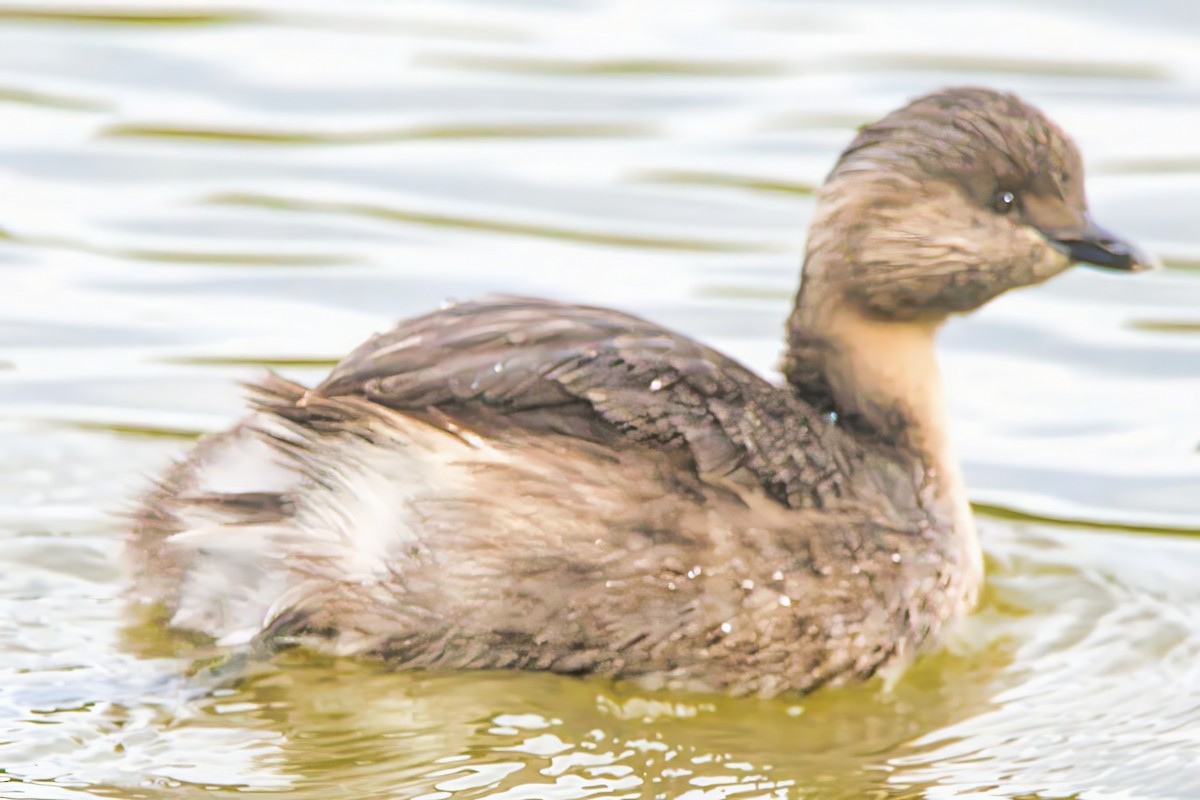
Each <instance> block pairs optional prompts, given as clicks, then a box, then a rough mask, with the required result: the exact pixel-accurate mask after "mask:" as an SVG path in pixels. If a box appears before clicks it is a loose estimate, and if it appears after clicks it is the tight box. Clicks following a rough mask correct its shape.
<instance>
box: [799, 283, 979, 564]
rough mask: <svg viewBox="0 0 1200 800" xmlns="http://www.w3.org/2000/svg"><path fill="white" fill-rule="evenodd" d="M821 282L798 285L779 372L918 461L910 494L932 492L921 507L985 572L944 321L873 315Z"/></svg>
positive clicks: (867, 436)
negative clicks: (949, 378)
mask: <svg viewBox="0 0 1200 800" xmlns="http://www.w3.org/2000/svg"><path fill="white" fill-rule="evenodd" d="M808 274H809V273H808V268H807V267H806V275H808ZM823 274H837V273H836V272H833V273H828V272H827V273H823ZM806 282H807V278H806ZM825 288H826V287H824V286H823V285H822V282H821V281H820V274H818V275H817V280H815V281H813V283H812V284H809V285H808V286H807V288H806V287H805V286H802V287H801V291H800V294H799V296H798V297H797V301H796V308H795V310H794V311H793V312H792V315H791V318H790V319H789V321H788V350H787V354H786V356H785V359H784V364H783V372H784V376H785V377H786V378H787V381H788V383H789V384H791V386H792V387H793V389H794V390H795V391H796V392H797V393H798V394H799V395H800V396H801V397H802V398H803V399H804V400H805V401H806V402H808V403H810V404H812V405H815V406H816V407H817V408H818V409H819V410H821V411H824V412H827V413H833V414H836V415H837V425H838V427H839V428H842V429H843V430H846V431H847V432H848V433H849V434H850V435H852V436H854V437H855V438H856V439H859V440H860V441H862V442H864V443H865V444H870V445H871V446H873V447H875V448H882V449H884V450H885V451H887V452H895V453H897V454H898V455H904V454H908V455H907V456H906V458H911V459H914V460H915V461H916V462H917V464H918V465H919V467H920V469H919V470H918V475H917V476H916V477H915V481H916V483H915V485H914V491H915V493H916V494H917V496H918V497H922V496H926V497H928V496H929V495H928V494H927V493H931V495H932V497H931V499H932V507H928V506H927V507H928V508H929V510H930V511H931V512H933V513H934V515H935V516H936V517H937V518H938V519H939V520H941V521H942V522H943V523H945V524H947V525H948V526H949V527H950V528H951V529H952V530H953V531H954V532H955V533H956V534H957V538H958V541H959V542H960V544H961V545H962V546H963V548H964V549H963V551H962V555H963V556H964V557H965V559H966V560H967V561H968V562H969V563H970V568H971V569H972V571H973V572H972V574H975V572H978V573H979V574H982V555H981V553H980V551H979V545H978V539H977V538H976V534H975V527H974V523H973V521H972V518H971V512H970V506H969V504H968V500H967V493H966V487H965V484H964V482H963V478H962V470H961V468H960V466H959V463H958V459H957V458H956V456H955V454H954V450H953V448H952V446H951V443H950V439H949V436H948V433H947V416H946V408H945V395H944V393H943V391H942V382H941V375H940V372H939V370H938V365H937V357H936V353H935V348H934V340H935V337H936V334H937V330H938V328H939V327H940V325H941V320H904V321H891V320H878V319H872V318H870V317H868V316H867V315H865V314H863V313H862V312H861V311H859V310H857V309H855V308H853V307H852V306H850V305H849V304H848V303H846V302H844V301H842V300H841V298H840V296H838V295H837V294H836V293H834V292H830V291H825V290H824V289H825ZM921 505H923V506H924V505H925V502H923V501H922V502H921Z"/></svg>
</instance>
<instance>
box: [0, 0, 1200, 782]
mask: <svg viewBox="0 0 1200 800" xmlns="http://www.w3.org/2000/svg"><path fill="white" fill-rule="evenodd" d="M1198 34H1200V16H1198V15H1197V12H1196V10H1195V8H1193V7H1191V6H1187V5H1185V4H1181V3H1172V2H1167V0H1162V2H1150V1H1147V2H1140V3H1137V4H1136V5H1135V6H1130V5H1129V4H1126V3H1121V2H1116V1H1115V0H1110V2H1104V3H1094V2H1082V0H1043V2H1037V3H1033V2H1015V3H1010V4H1008V5H1006V6H1005V7H1003V8H1001V7H997V4H993V3H983V2H955V3H945V4H935V5H924V6H919V7H915V6H910V5H909V4H904V7H903V8H902V7H901V6H900V4H890V3H889V4H884V3H879V4H874V3H867V2H842V3H837V4H833V3H829V4H805V3H798V2H782V0H780V1H778V2H771V1H770V0H741V2H734V0H692V2H689V3H687V4H681V3H670V2H651V1H650V0H607V1H604V0H593V1H591V2H585V1H584V0H575V1H574V2H569V3H567V2H561V3H546V2H536V1H535V0H527V1H526V2H507V3H498V2H489V3H482V2H474V3H472V2H463V1H462V0H442V2H438V3H433V2H408V3H403V4H401V3H382V2H369V1H368V0H356V1H351V0H342V2H340V3H338V4H330V3H317V2H301V1H300V0H288V1H287V2H285V1H284V0H276V1H275V2H268V1H267V0H260V1H259V2H244V1H243V2H237V1H236V0H235V2H234V3H226V4H221V5H220V6H208V5H204V4H201V3H193V2H179V3H176V4H174V5H170V6H167V5H151V4H147V3H142V2H139V1H138V0H130V2H126V3H121V4H112V3H103V2H86V0H85V2H75V3H70V4H62V5H59V4H55V3H47V2H25V3H20V4H16V3H13V4H8V5H4V6H0V187H2V191H0V230H2V232H3V238H2V240H0V271H2V275H3V279H4V280H3V290H2V291H0V453H3V455H2V456H0V473H2V476H0V537H2V542H3V544H2V547H0V567H2V568H0V619H2V620H4V622H3V623H0V767H2V770H0V781H3V782H0V796H4V797H13V798H47V799H49V800H57V799H58V798H63V799H64V800H74V799H75V798H88V797H122V798H126V797H145V798H159V797H162V798H177V797H199V796H202V795H208V794H220V793H229V794H232V793H236V794H238V795H239V796H258V795H267V794H285V795H290V796H295V797H300V798H304V797H312V798H328V797H373V798H374V797H380V798H383V797H395V798H413V797H422V798H425V800H433V799H434V798H446V799H447V800H448V799H450V798H473V797H489V798H504V799H505V800H516V798H583V797H604V798H616V797H664V798H666V797H669V798H692V799H694V798H725V797H739V798H741V797H747V798H749V797H771V798H785V797H786V798H800V797H846V798H862V797H875V798H883V797H896V798H900V797H935V798H940V797H951V796H958V797H1028V796H1035V795H1036V796H1040V797H1068V796H1081V797H1086V798H1118V797H1119V798H1185V797H1200V735H1198V734H1197V733H1196V731H1198V730H1200V581H1198V580H1197V575H1198V574H1200V573H1198V570H1200V542H1198V541H1197V539H1196V534H1197V533H1198V532H1200V454H1198V452H1197V450H1198V445H1200V412H1198V411H1197V409H1198V408H1200V229H1198V228H1197V226H1196V224H1195V220H1196V219H1197V216H1198V215H1200V144H1198V142H1200V137H1198V136H1197V128H1198V126H1200V46H1198V45H1200V36H1198ZM961 82H972V83H982V84H987V85H991V86H997V87H1002V88H1009V89H1014V90H1017V91H1019V92H1020V93H1022V94H1024V95H1026V96H1027V97H1028V98H1030V99H1032V100H1034V101H1035V102H1037V103H1039V104H1040V105H1042V106H1043V107H1044V108H1046V109H1047V110H1048V111H1049V112H1050V113H1051V114H1052V115H1053V116H1054V117H1055V118H1056V119H1058V120H1060V121H1061V122H1062V123H1063V124H1064V126H1066V127H1067V128H1068V129H1069V130H1070V131H1072V132H1073V133H1074V134H1075V136H1076V138H1077V139H1078V140H1079V142H1080V144H1081V146H1082V148H1083V150H1084V152H1085V156H1086V159H1087V161H1088V164H1089V169H1090V175H1091V180H1090V183H1089V188H1090V196H1091V200H1092V206H1093V209H1094V211H1095V214H1096V217H1097V218H1098V219H1100V220H1101V221H1102V222H1103V223H1105V224H1106V225H1108V226H1109V227H1111V228H1113V229H1114V230H1118V231H1120V232H1121V233H1122V234H1124V235H1127V236H1129V237H1131V238H1134V239H1136V240H1138V241H1139V242H1140V243H1141V244H1143V245H1144V246H1145V247H1146V248H1147V249H1150V250H1152V251H1155V252H1157V253H1159V254H1160V255H1161V256H1162V257H1163V258H1164V260H1165V262H1166V265H1167V268H1166V269H1165V270H1163V271H1161V272H1158V273H1156V274H1153V275H1149V276H1137V277H1128V276H1111V275H1104V274H1100V273H1098V272H1089V271H1083V270H1080V271H1077V272H1075V273H1073V274H1071V275H1068V276H1066V277H1063V278H1062V279H1059V280H1056V281H1055V282H1053V283H1052V284H1050V285H1048V286H1045V287H1041V288H1038V289H1036V290H1030V291H1026V292H1022V293H1019V294H1014V295H1012V296H1009V297H1005V298H1002V300H1001V301H1000V302H997V303H995V304H994V305H992V306H990V307H989V308H987V309H986V310H985V311H984V312H983V313H981V314H979V315H977V316H975V317H973V318H971V319H970V320H964V321H960V322H956V323H954V324H953V325H952V326H951V327H950V328H949V329H948V330H947V331H946V335H945V336H944V339H943V346H942V354H943V363H944V367H945V371H946V378H947V382H948V384H949V391H950V395H951V409H952V413H953V423H954V432H955V435H956V438H957V441H958V444H959V449H960V451H961V453H962V455H963V457H964V460H965V466H966V472H967V478H968V482H969V483H970V486H971V492H972V498H973V499H974V500H975V501H976V502H977V504H978V508H979V515H980V516H979V524H980V528H981V533H982V537H983V541H984V546H985V549H986V551H987V554H988V559H989V587H988V590H987V593H986V597H985V601H984V604H983V607H982V609H981V610H980V611H979V612H978V613H977V614H976V615H975V616H973V617H972V618H971V620H970V621H969V623H968V625H967V626H966V630H965V631H964V634H963V637H962V638H961V640H959V641H956V642H955V643H954V644H953V645H952V646H951V647H950V648H948V649H947V650H946V651H944V652H941V653H938V654H936V655H934V656H932V657H930V658H927V659H925V660H923V661H921V662H920V663H919V664H918V665H917V666H916V667H915V668H914V669H913V670H911V671H910V672H909V673H907V674H906V675H905V676H904V677H903V678H902V679H901V680H899V681H898V682H897V683H895V684H894V685H892V686H887V685H885V684H883V683H882V682H879V681H877V682H874V683H871V684H868V685H866V686H863V687H858V688H852V689H846V690H836V691H827V692H822V693H818V694H817V695H815V696H813V697H810V698H803V699H796V698H791V699H787V698H784V699H781V700H777V701H770V702H767V701H756V700H731V699H727V698H722V697H696V696H678V697H677V696H671V695H659V694H650V695H647V694H640V693H638V692H636V691H634V690H632V689H630V688H628V687H625V686H614V685H611V684H608V683H604V682H596V681H581V680H576V679H569V678H559V677H553V676H542V675H496V674H482V675H481V674H465V675H418V674H398V675H390V674H386V673H383V672H381V671H379V670H377V669H376V668H375V667H373V666H370V665H363V664H356V663H352V662H337V661H333V662H331V661H325V660H321V659H317V658H315V657H313V656H306V655H304V654H300V653H290V654H288V655H286V656H285V657H282V658H281V659H279V660H278V661H276V662H273V663H270V664H260V665H256V666H250V667H248V666H246V665H238V664H236V663H234V664H230V663H226V662H223V661H222V660H221V658H220V654H217V653H213V652H212V651H210V650H209V649H208V648H207V647H206V645H204V644H203V643H199V642H188V641H181V640H178V639H171V638H167V637H164V636H163V635H162V633H161V630H160V629H159V628H158V627H156V626H155V625H153V624H150V623H145V622H142V621H137V620H130V619H129V618H128V616H127V615H126V614H125V611H124V607H123V604H122V602H121V598H120V585H121V584H120V561H119V555H120V538H121V533H122V531H121V522H120V519H119V518H118V517H115V516H113V514H114V512H119V511H120V510H121V509H122V508H124V507H127V504H128V503H129V502H130V499H131V498H132V497H134V496H135V495H136V493H137V491H138V490H139V487H144V486H145V480H146V476H148V475H151V474H154V472H155V471H156V470H158V469H159V468H161V467H162V465H163V464H165V463H166V462H167V461H168V460H169V459H171V458H172V457H175V456H178V455H179V454H180V453H181V452H183V451H184V449H186V447H187V446H188V443H189V440H190V439H191V437H193V436H195V435H196V434H198V433H199V432H201V431H206V430H213V429H217V428H220V427H222V426H224V425H226V424H228V423H229V422H230V420H232V419H233V418H235V417H236V415H237V414H238V408H239V398H238V390H237V388H236V382H237V381H238V380H242V379H246V378H249V377H252V376H253V375H255V374H256V372H257V370H258V369H261V367H262V365H269V366H274V367H275V368H277V369H279V370H281V371H282V372H283V373H285V374H287V375H288V376H291V377H295V378H298V379H303V380H307V381H312V380H316V379H318V378H319V376H320V375H321V374H322V372H323V371H324V370H325V369H327V368H328V365H329V363H330V362H331V361H332V360H333V359H335V358H336V357H337V356H338V355H339V354H341V353H343V352H345V351H346V350H348V349H349V348H350V347H352V346H353V345H355V344H356V343H357V342H359V341H360V340H361V339H362V338H363V337H365V336H366V335H367V334H369V333H370V332H372V331H374V330H377V329H380V328H382V327H384V326H386V325H387V324H388V322H389V321H390V320H392V319H394V318H398V317H403V316H406V315H409V314H413V313H416V312H419V311H424V310H427V309H429V308H431V307H434V306H436V305H437V304H438V303H439V302H441V301H442V300H444V299H446V298H451V297H453V298H467V297H472V296H476V295H479V294H482V293H484V292H488V291H503V292H510V293H529V294H538V295H546V296H552V297H558V298H562V299H568V300H574V301H584V302H589V303H597V304H610V305H617V306H620V307H622V308H625V309H628V310H630V311H633V312H635V313H639V314H643V315H646V316H650V317H652V318H653V319H655V320H658V321H661V322H662V323H664V324H667V325H670V326H673V327H676V328H679V329H681V330H683V331H685V332H687V333H689V334H692V335H695V336H698V337H700V338H702V339H704V340H705V341H707V342H709V343H711V344H713V345H715V346H717V347H719V348H722V349H724V350H726V351H728V352H730V353H732V354H733V355H735V356H736V357H738V358H740V359H742V360H744V361H746V362H747V363H749V364H751V365H752V366H754V367H755V368H757V369H759V370H762V371H764V372H769V371H770V370H771V369H772V368H773V365H774V361H775V359H776V357H777V354H778V351H779V339H780V330H781V323H782V320H783V317H784V315H785V313H786V310H787V306H788V303H789V299H790V295H791V293H792V291H793V289H794V284H795V281H796V275H797V271H798V263H799V262H798V252H799V250H800V248H801V244H802V241H803V237H804V231H805V226H806V224H807V221H808V219H809V216H810V214H811V211H812V198H811V194H810V193H811V187H812V186H814V185H815V184H818V183H819V182H820V181H821V179H822V178H823V176H824V174H825V172H826V171H827V170H828V168H829V166H830V165H831V163H832V160H833V158H834V156H835V154H836V152H837V150H838V148H839V147H840V146H842V145H843V144H844V143H845V142H846V141H848V139H849V137H850V135H851V133H852V131H853V129H854V127H855V126H856V125H858V124H859V123H861V122H863V121H866V120H869V119H871V118H873V117H876V116H878V115H880V114H881V113H883V112H885V111H887V110H889V109H891V108H892V107H894V106H896V105H898V104H900V103H901V102H903V101H904V100H905V99H907V98H909V97H911V96H913V95H915V94H919V93H921V92H924V91H927V90H929V89H931V88H934V87H937V86H941V85H945V84H950V83H961ZM247 670H248V673H247Z"/></svg>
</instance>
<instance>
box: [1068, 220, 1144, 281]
mask: <svg viewBox="0 0 1200 800" xmlns="http://www.w3.org/2000/svg"><path fill="white" fill-rule="evenodd" d="M1083 221H1084V226H1083V227H1082V228H1078V229H1073V230H1070V231H1061V232H1059V231H1055V232H1054V233H1047V234H1046V238H1048V239H1049V240H1050V243H1051V244H1053V245H1054V246H1055V247H1057V248H1058V249H1059V250H1061V251H1062V252H1064V253H1066V254H1067V255H1068V256H1070V257H1071V260H1072V261H1077V262H1079V263H1081V264H1092V265H1094V266H1097V267H1104V268H1105V269H1119V270H1124V271H1126V272H1143V271H1145V270H1148V269H1154V268H1155V266H1157V264H1156V262H1155V260H1154V259H1153V258H1151V257H1150V256H1148V255H1146V254H1145V253H1143V252H1142V251H1141V250H1139V249H1138V248H1137V247H1135V246H1133V245H1132V244H1130V243H1129V242H1126V241H1124V240H1122V239H1119V238H1118V237H1116V236H1114V235H1113V234H1111V233H1109V232H1108V231H1106V230H1104V228H1101V227H1100V226H1099V225H1097V224H1096V223H1095V222H1094V221H1093V220H1092V216H1091V215H1090V214H1085V215H1084V217H1083Z"/></svg>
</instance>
